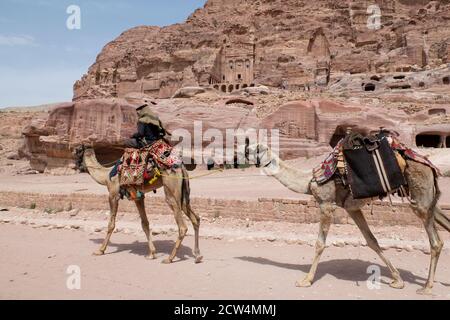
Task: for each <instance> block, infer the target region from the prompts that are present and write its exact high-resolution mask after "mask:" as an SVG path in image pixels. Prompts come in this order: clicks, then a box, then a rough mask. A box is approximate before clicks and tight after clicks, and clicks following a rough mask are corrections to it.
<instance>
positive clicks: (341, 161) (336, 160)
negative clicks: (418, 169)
mask: <svg viewBox="0 0 450 320" xmlns="http://www.w3.org/2000/svg"><path fill="white" fill-rule="evenodd" d="M387 140H388V142H389V146H390V148H391V149H392V150H393V151H394V153H395V155H396V156H397V157H398V158H401V159H397V160H398V162H399V163H400V161H401V160H402V159H406V160H412V161H416V162H419V163H422V164H424V165H426V166H428V167H430V168H431V169H432V170H433V172H434V174H435V175H436V176H440V175H441V173H440V171H439V169H438V168H437V167H436V166H435V165H433V163H431V161H430V160H429V159H428V158H427V157H425V156H423V155H421V154H419V153H417V152H415V151H414V150H412V149H410V148H408V147H407V146H406V145H404V144H403V143H401V142H400V141H398V139H397V138H396V137H393V136H388V138H387ZM403 161H404V160H403ZM400 167H402V165H401V166H400ZM346 168H347V169H346ZM347 173H348V164H347V163H346V161H345V157H344V139H342V140H341V141H339V142H338V144H337V145H336V147H335V148H334V149H333V151H332V152H331V153H330V154H329V155H328V156H327V157H326V158H325V160H324V161H323V162H322V163H321V164H320V165H319V166H318V167H316V168H314V169H313V179H314V181H316V182H317V183H318V184H324V183H326V182H328V181H329V180H330V179H331V178H332V177H333V176H335V174H338V175H339V176H341V177H342V178H344V179H346V178H348V177H347Z"/></svg>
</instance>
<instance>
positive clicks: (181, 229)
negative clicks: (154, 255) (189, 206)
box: [163, 205, 188, 264]
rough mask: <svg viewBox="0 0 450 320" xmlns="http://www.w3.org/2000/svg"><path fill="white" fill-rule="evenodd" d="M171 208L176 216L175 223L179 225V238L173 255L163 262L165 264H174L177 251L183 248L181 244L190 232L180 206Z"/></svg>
mask: <svg viewBox="0 0 450 320" xmlns="http://www.w3.org/2000/svg"><path fill="white" fill-rule="evenodd" d="M169 206H170V207H171V208H172V210H173V212H174V214H175V221H176V222H177V225H178V238H177V240H176V242H175V247H174V248H173V250H172V253H171V254H170V256H169V258H167V259H164V260H163V263H164V264H170V263H172V262H173V259H175V257H176V255H177V251H178V249H179V248H180V247H181V243H182V242H183V239H184V237H185V236H186V233H187V230H188V228H187V226H186V223H185V222H184V220H183V216H182V211H181V210H180V209H179V208H178V206H174V205H169Z"/></svg>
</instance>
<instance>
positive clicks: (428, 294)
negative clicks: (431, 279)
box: [416, 287, 433, 296]
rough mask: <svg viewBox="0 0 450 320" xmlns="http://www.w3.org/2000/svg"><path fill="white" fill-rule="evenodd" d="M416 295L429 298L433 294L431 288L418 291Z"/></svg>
mask: <svg viewBox="0 0 450 320" xmlns="http://www.w3.org/2000/svg"><path fill="white" fill-rule="evenodd" d="M416 293H417V294H420V295H423V296H431V295H432V294H433V293H432V290H431V288H427V287H425V288H420V289H418V290H417V291H416Z"/></svg>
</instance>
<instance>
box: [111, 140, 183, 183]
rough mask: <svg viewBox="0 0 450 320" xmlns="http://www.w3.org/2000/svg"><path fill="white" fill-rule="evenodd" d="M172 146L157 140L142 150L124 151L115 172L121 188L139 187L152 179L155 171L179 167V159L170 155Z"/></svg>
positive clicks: (129, 149)
mask: <svg viewBox="0 0 450 320" xmlns="http://www.w3.org/2000/svg"><path fill="white" fill-rule="evenodd" d="M172 150H173V148H172V146H171V145H169V144H168V143H167V142H165V141H164V140H158V141H156V142H155V143H153V144H152V145H150V146H148V147H145V148H142V149H132V148H128V149H125V152H124V154H123V156H122V159H121V160H120V161H119V163H118V165H117V168H115V169H113V171H114V170H115V171H116V172H117V173H118V174H119V177H120V179H119V180H120V185H121V186H140V185H143V184H145V183H146V181H149V180H150V179H152V177H153V175H154V174H153V173H152V172H154V171H155V169H157V168H159V169H163V170H165V169H172V168H176V167H177V166H180V165H181V163H182V161H181V159H180V158H179V157H178V156H177V155H175V154H173V153H172Z"/></svg>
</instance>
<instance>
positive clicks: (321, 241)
mask: <svg viewBox="0 0 450 320" xmlns="http://www.w3.org/2000/svg"><path fill="white" fill-rule="evenodd" d="M333 212H334V207H333V204H331V203H324V204H321V205H320V225H319V237H318V239H317V242H316V253H315V257H314V260H313V263H312V265H311V269H310V270H309V273H308V274H307V276H306V277H305V278H304V279H303V280H301V281H297V282H296V284H295V285H296V286H297V287H310V286H311V285H312V282H313V280H314V276H315V275H316V271H317V266H318V265H319V261H320V257H321V255H322V253H323V251H324V250H325V245H326V240H327V235H328V231H329V230H330V225H331V218H332V216H333Z"/></svg>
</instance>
